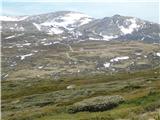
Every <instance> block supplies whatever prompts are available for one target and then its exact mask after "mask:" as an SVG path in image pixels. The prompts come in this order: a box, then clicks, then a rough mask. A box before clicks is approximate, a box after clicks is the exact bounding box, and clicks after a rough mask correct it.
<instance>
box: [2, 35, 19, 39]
mask: <svg viewBox="0 0 160 120" xmlns="http://www.w3.org/2000/svg"><path fill="white" fill-rule="evenodd" d="M14 37H16V36H15V35H12V36H9V37H5V38H4V39H6V40H7V39H11V38H14Z"/></svg>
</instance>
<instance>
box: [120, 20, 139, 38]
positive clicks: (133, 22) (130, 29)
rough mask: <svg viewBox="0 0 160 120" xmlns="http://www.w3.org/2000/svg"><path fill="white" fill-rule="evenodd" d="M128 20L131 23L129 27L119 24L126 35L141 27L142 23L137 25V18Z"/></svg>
mask: <svg viewBox="0 0 160 120" xmlns="http://www.w3.org/2000/svg"><path fill="white" fill-rule="evenodd" d="M126 21H127V22H130V23H131V24H130V25H129V26H128V27H127V28H126V27H124V26H119V28H120V30H121V31H122V33H123V34H124V35H126V34H131V33H132V32H133V31H134V30H137V29H138V28H139V27H140V25H137V23H136V19H135V18H132V19H127V20H126Z"/></svg>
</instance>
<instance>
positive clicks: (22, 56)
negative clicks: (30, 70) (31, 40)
mask: <svg viewBox="0 0 160 120" xmlns="http://www.w3.org/2000/svg"><path fill="white" fill-rule="evenodd" d="M32 55H33V54H32V53H30V54H26V55H21V56H20V57H21V60H24V59H25V58H26V57H29V56H32Z"/></svg>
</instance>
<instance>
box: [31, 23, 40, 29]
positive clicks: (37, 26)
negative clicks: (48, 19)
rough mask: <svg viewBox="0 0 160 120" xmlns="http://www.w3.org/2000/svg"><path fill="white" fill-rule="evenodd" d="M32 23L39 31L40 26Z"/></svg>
mask: <svg viewBox="0 0 160 120" xmlns="http://www.w3.org/2000/svg"><path fill="white" fill-rule="evenodd" d="M33 25H34V26H35V27H36V28H37V29H38V30H39V31H40V30H41V26H40V25H39V24H36V23H33Z"/></svg>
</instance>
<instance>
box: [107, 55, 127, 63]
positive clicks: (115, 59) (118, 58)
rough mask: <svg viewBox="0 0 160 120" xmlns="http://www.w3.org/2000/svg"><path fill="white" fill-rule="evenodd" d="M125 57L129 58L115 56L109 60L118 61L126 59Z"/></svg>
mask: <svg viewBox="0 0 160 120" xmlns="http://www.w3.org/2000/svg"><path fill="white" fill-rule="evenodd" d="M127 59H129V57H128V56H122V57H116V58H113V59H111V60H110V62H118V61H120V60H127Z"/></svg>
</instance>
